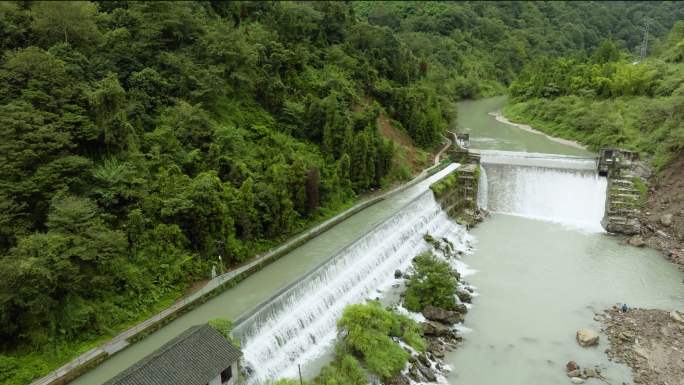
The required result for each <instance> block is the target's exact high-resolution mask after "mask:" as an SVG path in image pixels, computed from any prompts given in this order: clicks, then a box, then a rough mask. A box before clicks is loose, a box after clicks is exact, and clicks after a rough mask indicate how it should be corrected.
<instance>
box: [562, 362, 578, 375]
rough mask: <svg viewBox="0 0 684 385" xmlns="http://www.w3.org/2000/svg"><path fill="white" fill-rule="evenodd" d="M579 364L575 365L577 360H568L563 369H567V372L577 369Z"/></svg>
mask: <svg viewBox="0 0 684 385" xmlns="http://www.w3.org/2000/svg"><path fill="white" fill-rule="evenodd" d="M579 368H580V367H579V365H577V362H575V361H570V362H568V363H567V364H566V365H565V369H567V371H568V372H572V371H573V370H579Z"/></svg>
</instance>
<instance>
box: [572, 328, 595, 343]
mask: <svg viewBox="0 0 684 385" xmlns="http://www.w3.org/2000/svg"><path fill="white" fill-rule="evenodd" d="M577 341H578V342H579V344H580V346H584V347H586V346H595V345H598V343H599V334H598V333H596V332H595V331H593V330H584V329H581V330H578V331H577Z"/></svg>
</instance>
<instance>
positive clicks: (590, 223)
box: [483, 163, 607, 232]
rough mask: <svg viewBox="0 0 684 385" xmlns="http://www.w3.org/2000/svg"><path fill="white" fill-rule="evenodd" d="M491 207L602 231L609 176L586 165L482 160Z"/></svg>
mask: <svg viewBox="0 0 684 385" xmlns="http://www.w3.org/2000/svg"><path fill="white" fill-rule="evenodd" d="M483 166H484V167H483V168H485V169H487V174H488V194H487V195H488V204H489V208H490V209H491V210H492V211H495V212H500V213H506V214H514V215H520V216H525V217H530V218H537V219H544V220H550V221H554V222H559V223H564V224H569V225H574V226H580V227H582V228H584V229H587V230H592V231H600V232H602V231H603V230H602V228H601V227H600V222H601V218H602V217H603V211H604V205H605V199H606V183H607V182H606V179H605V178H603V177H599V176H598V174H597V173H596V171H594V170H587V169H574V170H573V169H558V168H546V167H535V166H527V165H526V166H521V165H513V164H493V163H487V164H483Z"/></svg>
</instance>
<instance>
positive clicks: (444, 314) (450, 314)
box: [423, 306, 461, 324]
mask: <svg viewBox="0 0 684 385" xmlns="http://www.w3.org/2000/svg"><path fill="white" fill-rule="evenodd" d="M423 316H425V318H427V319H429V320H431V321H439V322H444V323H448V324H455V323H458V322H460V321H461V313H460V312H455V311H449V310H444V309H442V308H439V307H435V306H426V307H425V309H423Z"/></svg>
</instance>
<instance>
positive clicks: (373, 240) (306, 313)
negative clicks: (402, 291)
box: [233, 191, 472, 384]
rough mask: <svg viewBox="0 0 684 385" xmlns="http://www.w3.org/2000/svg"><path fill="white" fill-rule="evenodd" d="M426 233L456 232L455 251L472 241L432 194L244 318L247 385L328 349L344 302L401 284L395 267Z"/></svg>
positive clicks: (291, 371)
mask: <svg viewBox="0 0 684 385" xmlns="http://www.w3.org/2000/svg"><path fill="white" fill-rule="evenodd" d="M425 233H429V234H431V235H433V236H436V237H449V239H450V240H451V242H452V243H453V244H454V248H455V249H456V250H462V251H465V250H466V249H467V244H468V243H469V242H471V241H472V237H471V236H470V235H469V234H468V233H467V232H466V230H465V228H463V227H461V226H459V225H456V224H454V223H453V222H451V221H450V220H449V219H448V218H447V217H446V215H445V213H444V212H443V211H442V209H441V207H440V206H439V204H437V202H436V201H435V199H434V197H433V194H432V192H431V191H427V192H426V193H425V194H423V195H421V196H420V197H418V198H417V199H415V200H414V201H413V202H412V203H410V204H409V205H407V206H406V207H405V208H404V209H402V210H401V211H399V212H398V213H396V214H395V215H393V216H392V217H390V218H388V219H387V220H385V221H384V222H381V223H379V224H378V225H376V226H375V227H373V228H372V229H371V230H369V231H368V232H367V233H366V234H365V235H363V236H361V237H359V238H358V239H357V240H356V241H354V242H353V243H352V244H350V245H349V246H347V247H346V248H344V249H342V250H341V251H339V252H338V253H336V255H334V256H333V257H332V259H331V260H329V261H328V262H327V263H325V264H324V265H322V266H321V267H320V268H318V270H316V271H315V272H313V273H312V274H310V275H308V276H306V277H305V278H304V279H302V280H301V281H299V282H298V283H296V284H295V285H294V286H292V287H291V288H289V289H288V290H286V291H285V292H284V293H282V294H281V295H279V296H278V297H276V298H274V299H273V300H271V301H270V302H268V303H266V304H264V305H263V306H261V307H260V309H259V310H258V311H257V312H256V313H254V314H253V315H252V316H250V317H249V318H248V319H246V320H244V321H243V322H241V323H240V324H239V325H238V326H237V327H236V328H235V330H234V331H233V335H234V336H235V337H237V338H239V339H240V341H241V343H242V347H243V350H244V354H245V361H246V363H247V365H248V366H250V367H251V368H252V370H253V373H252V375H251V376H250V377H249V378H248V379H247V383H249V384H258V383H261V382H263V381H264V380H266V379H276V378H281V377H295V376H296V370H297V364H300V363H304V362H306V361H308V360H310V359H312V358H315V357H316V356H317V355H320V354H322V352H324V351H325V349H326V347H327V346H329V344H330V343H331V342H332V341H333V340H334V338H335V336H336V328H335V324H336V322H337V320H338V319H339V318H340V317H341V315H342V311H343V310H344V307H345V306H347V305H349V304H353V303H359V302H362V301H364V300H365V299H367V298H368V297H370V296H371V294H373V292H374V291H375V290H376V289H378V288H379V287H381V286H386V285H388V284H391V283H392V282H394V276H393V273H394V270H395V269H396V268H398V267H403V266H406V265H408V264H409V263H410V260H411V259H412V258H413V257H414V256H415V255H417V254H419V253H420V252H422V251H424V250H426V249H428V248H429V245H428V244H427V243H425V242H424V241H423V238H422V237H423V234H425Z"/></svg>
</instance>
